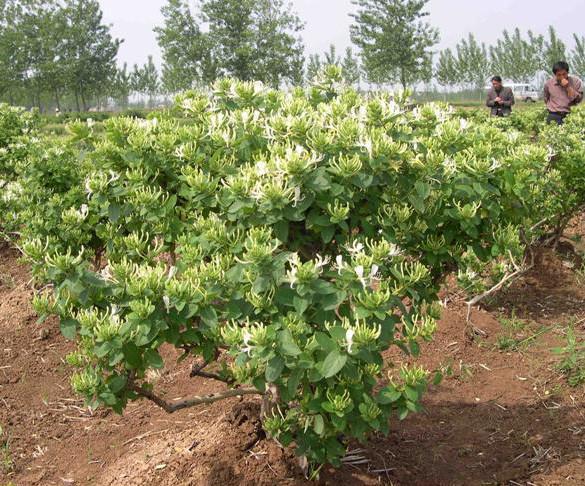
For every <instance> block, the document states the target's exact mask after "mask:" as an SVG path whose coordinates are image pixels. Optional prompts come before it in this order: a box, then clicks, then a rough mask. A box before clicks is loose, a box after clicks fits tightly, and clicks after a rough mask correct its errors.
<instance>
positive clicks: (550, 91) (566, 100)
mask: <svg viewBox="0 0 585 486" xmlns="http://www.w3.org/2000/svg"><path fill="white" fill-rule="evenodd" d="M553 73H554V75H555V76H554V78H551V79H549V80H548V81H547V82H546V83H545V85H544V102H545V103H546V108H547V110H548V118H547V121H548V123H552V122H555V123H558V124H559V125H562V124H563V122H564V120H565V117H566V116H567V115H568V114H569V113H570V112H571V107H573V106H575V105H577V104H579V103H581V101H582V100H583V83H582V82H581V80H580V79H579V78H577V77H575V76H569V65H568V64H567V63H566V62H564V61H560V62H557V63H556V64H555V65H554V66H553Z"/></svg>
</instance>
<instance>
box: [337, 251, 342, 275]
mask: <svg viewBox="0 0 585 486" xmlns="http://www.w3.org/2000/svg"><path fill="white" fill-rule="evenodd" d="M335 264H336V266H337V273H338V274H339V275H341V272H342V271H343V266H344V263H343V256H341V255H337V256H336V257H335Z"/></svg>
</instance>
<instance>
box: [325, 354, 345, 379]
mask: <svg viewBox="0 0 585 486" xmlns="http://www.w3.org/2000/svg"><path fill="white" fill-rule="evenodd" d="M346 362H347V355H346V354H341V353H340V352H339V351H331V352H330V353H329V354H328V355H327V357H326V358H325V361H323V363H321V367H320V369H321V374H322V375H323V377H324V378H331V377H332V376H335V375H336V374H337V373H339V372H340V371H341V368H343V367H344V366H345V363H346Z"/></svg>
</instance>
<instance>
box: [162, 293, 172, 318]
mask: <svg viewBox="0 0 585 486" xmlns="http://www.w3.org/2000/svg"><path fill="white" fill-rule="evenodd" d="M163 302H164V303H165V309H166V310H167V314H168V313H169V312H170V310H171V299H170V298H169V296H168V295H163Z"/></svg>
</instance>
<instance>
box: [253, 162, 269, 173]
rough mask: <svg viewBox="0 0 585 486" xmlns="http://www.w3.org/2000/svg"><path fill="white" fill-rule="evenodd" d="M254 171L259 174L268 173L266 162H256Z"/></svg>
mask: <svg viewBox="0 0 585 486" xmlns="http://www.w3.org/2000/svg"><path fill="white" fill-rule="evenodd" d="M256 173H257V174H258V175H259V176H263V175H266V174H268V164H267V163H266V162H258V163H257V164H256Z"/></svg>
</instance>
